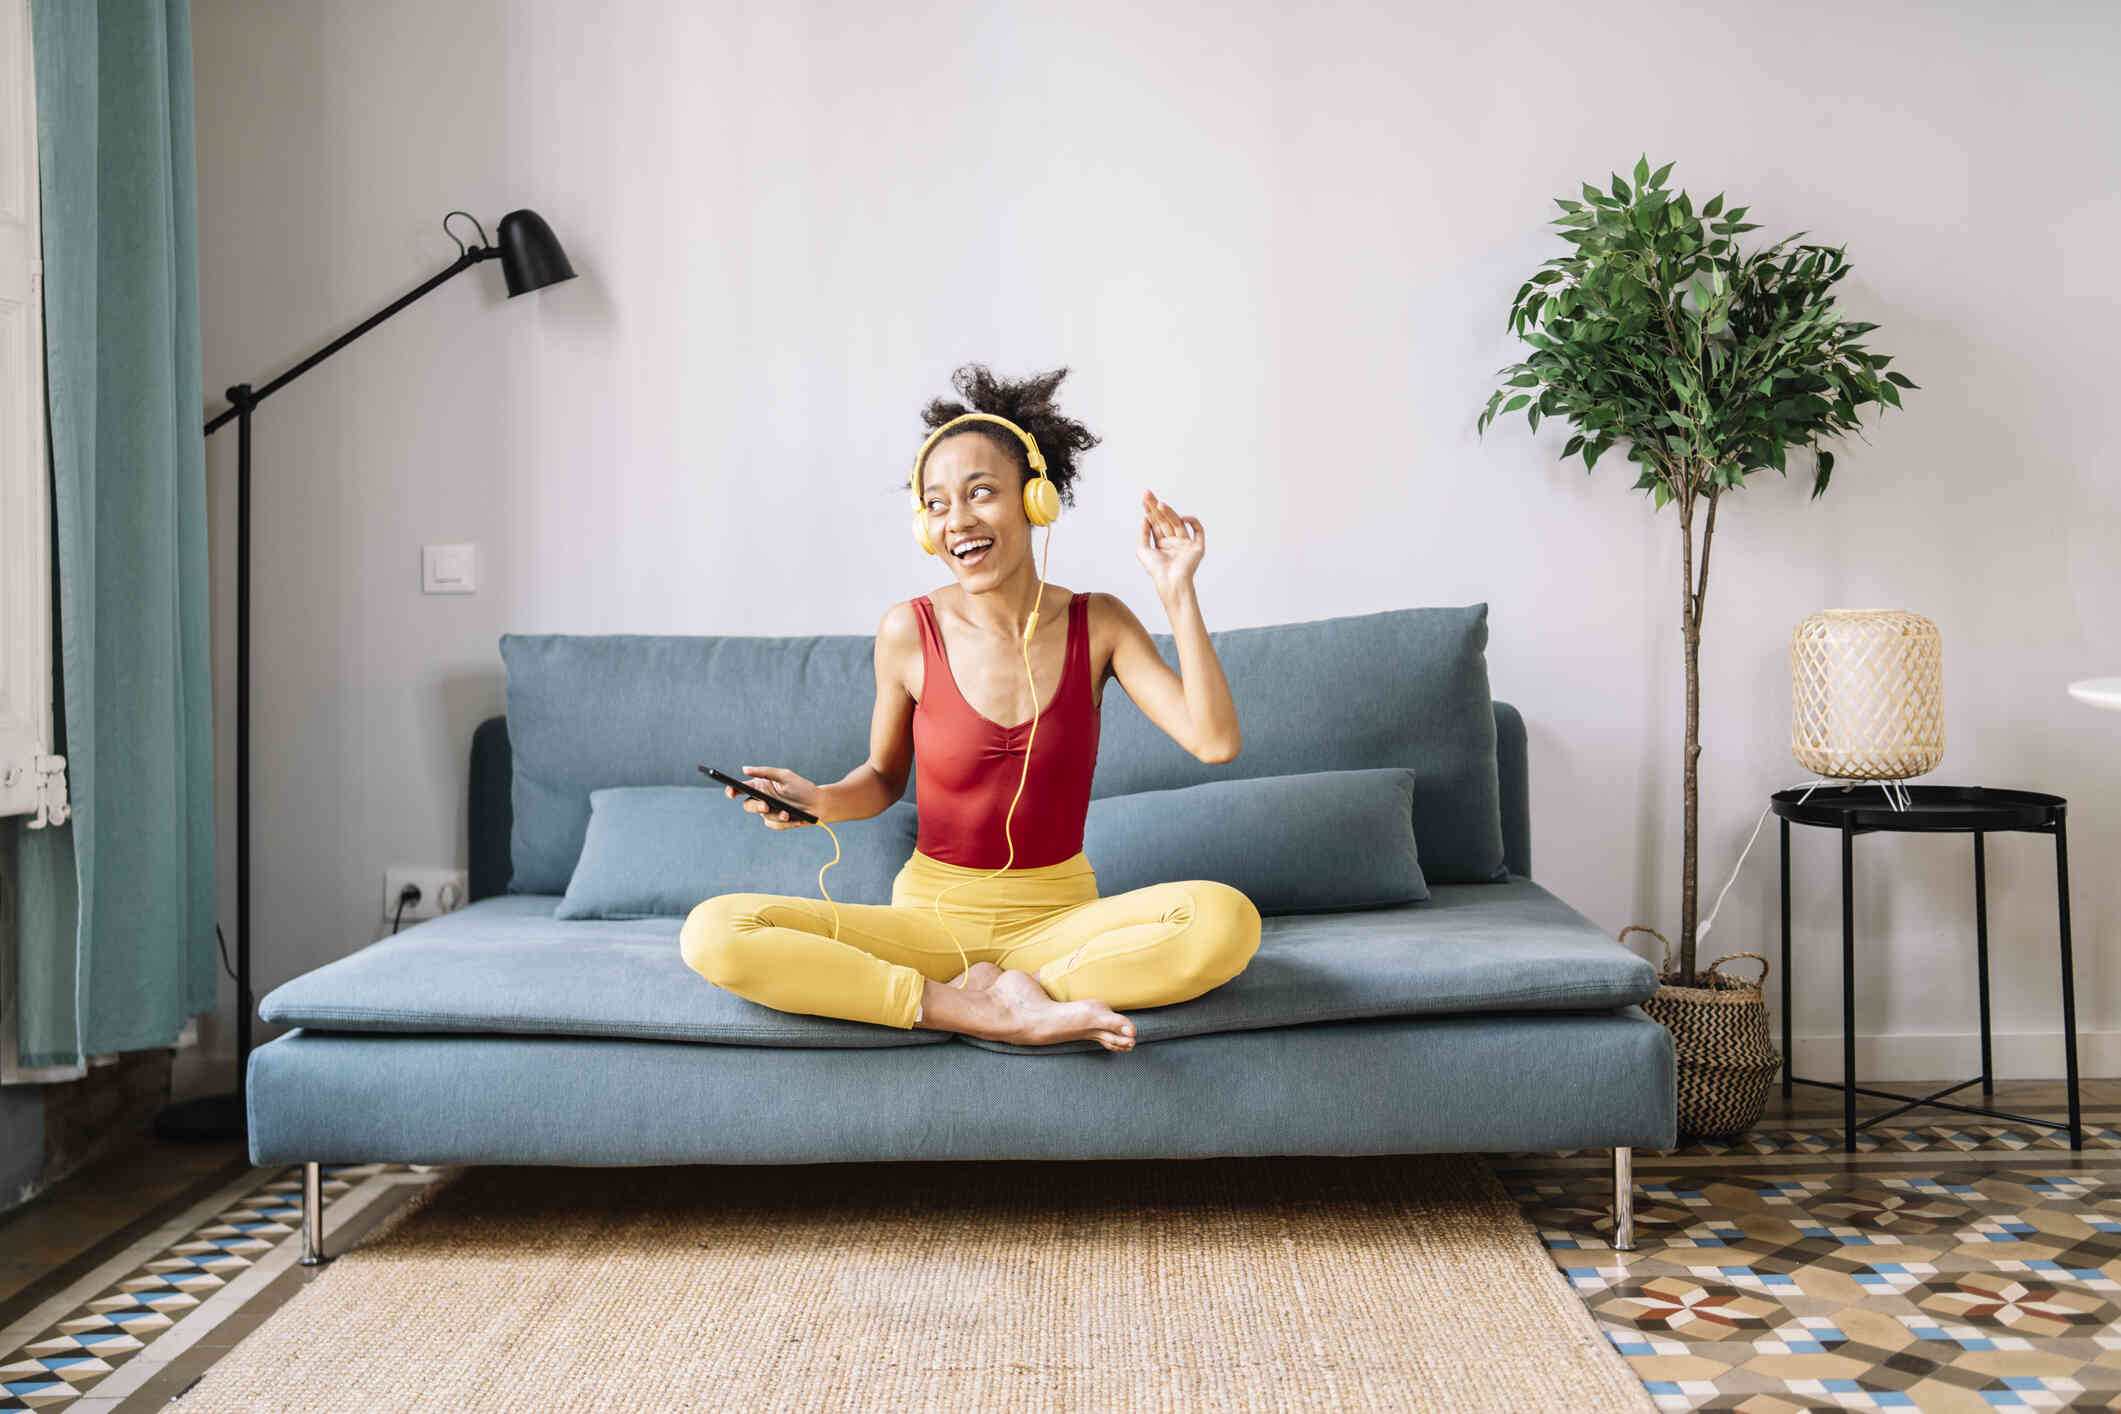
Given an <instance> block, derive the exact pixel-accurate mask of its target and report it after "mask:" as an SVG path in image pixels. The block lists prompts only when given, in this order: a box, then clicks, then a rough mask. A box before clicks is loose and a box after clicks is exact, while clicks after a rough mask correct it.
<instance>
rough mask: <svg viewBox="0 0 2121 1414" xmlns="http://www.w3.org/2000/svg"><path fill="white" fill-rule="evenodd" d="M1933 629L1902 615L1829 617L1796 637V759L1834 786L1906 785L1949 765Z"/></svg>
mask: <svg viewBox="0 0 2121 1414" xmlns="http://www.w3.org/2000/svg"><path fill="white" fill-rule="evenodd" d="M1943 696H1944V649H1943V644H1942V640H1941V639H1940V638H1939V636H1938V633H1937V625H1935V624H1934V623H1931V622H1930V621H1929V620H1928V619H1926V618H1924V617H1922V615H1920V614H1911V613H1908V612H1906V611H1905V610H1900V609H1827V610H1825V611H1823V612H1821V613H1817V614H1813V615H1812V616H1811V617H1810V618H1808V619H1806V620H1805V621H1804V622H1803V623H1801V624H1799V625H1797V631H1796V632H1795V633H1793V634H1791V635H1790V753H1791V754H1792V755H1794V756H1795V757H1796V758H1797V764H1799V765H1800V766H1803V767H1804V768H1805V769H1806V770H1808V771H1812V772H1815V773H1816V774H1818V775H1821V776H1826V777H1829V778H1832V779H1834V780H1865V781H1903V780H1906V779H1907V778H1908V777H1909V776H1919V775H1922V774H1923V773H1924V772H1927V771H1934V770H1936V769H1937V763H1938V762H1939V761H1941V760H1943V759H1944V703H1943Z"/></svg>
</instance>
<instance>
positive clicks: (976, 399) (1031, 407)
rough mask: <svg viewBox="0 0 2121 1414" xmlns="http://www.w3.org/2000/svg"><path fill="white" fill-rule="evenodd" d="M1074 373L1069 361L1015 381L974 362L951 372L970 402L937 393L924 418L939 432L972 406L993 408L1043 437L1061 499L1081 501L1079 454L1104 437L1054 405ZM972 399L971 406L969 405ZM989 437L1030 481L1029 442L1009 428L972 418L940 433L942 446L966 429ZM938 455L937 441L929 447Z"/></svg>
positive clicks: (1040, 444)
mask: <svg viewBox="0 0 2121 1414" xmlns="http://www.w3.org/2000/svg"><path fill="white" fill-rule="evenodd" d="M1067 376H1068V370H1067V368H1066V367H1065V366H1063V367H1060V368H1056V369H1054V370H1053V371H1052V372H1050V373H1034V374H1032V375H1031V376H1030V377H1028V378H1021V379H1017V380H1016V381H1014V382H1011V381H1010V380H1008V379H1004V378H997V377H995V376H994V374H993V373H991V372H989V371H988V369H987V366H986V365H985V364H983V363H968V364H966V365H965V366H964V367H962V368H960V369H958V370H957V372H955V373H953V374H951V375H950V383H951V386H953V387H955V388H956V389H957V391H958V393H959V395H960V396H962V397H963V398H964V400H965V401H964V402H962V403H958V402H952V401H951V400H950V399H948V398H937V399H935V400H934V401H933V402H931V403H929V404H928V406H926V407H924V408H922V409H921V421H922V422H924V423H926V424H927V427H928V430H929V431H930V432H933V431H934V430H935V429H936V428H938V427H941V426H942V425H943V424H944V423H946V422H948V421H949V420H950V419H951V418H953V417H962V416H964V415H965V414H966V413H968V412H991V413H993V414H995V415H996V416H997V417H1006V418H1008V419H1009V420H1010V421H1011V422H1013V423H1015V424H1016V425H1017V426H1018V427H1021V428H1023V429H1024V430H1025V431H1026V432H1028V433H1030V434H1031V436H1032V439H1033V440H1034V441H1036V442H1037V443H1038V450H1039V454H1040V455H1041V456H1043V457H1044V458H1045V459H1046V478H1047V480H1049V481H1051V482H1052V483H1053V486H1054V489H1055V490H1057V491H1059V492H1060V498H1061V504H1062V505H1064V506H1072V505H1074V504H1075V490H1074V487H1075V478H1076V476H1077V471H1076V466H1075V459H1076V456H1077V455H1078V454H1080V453H1082V452H1087V451H1089V450H1090V449H1091V448H1092V447H1094V446H1096V445H1097V444H1098V441H1099V438H1097V437H1096V436H1095V435H1093V434H1092V433H1091V431H1090V429H1089V428H1087V427H1085V426H1083V425H1082V424H1081V423H1080V422H1077V421H1075V420H1074V419H1073V418H1069V417H1064V416H1062V415H1061V411H1060V409H1059V408H1057V407H1055V406H1054V405H1053V392H1054V389H1056V388H1058V387H1060V383H1061V380H1062V379H1063V378H1066V377H1067ZM967 404H970V406H967ZM968 433H969V434H972V435H975V436H980V437H985V438H986V439H987V440H988V441H990V442H992V443H993V444H994V445H995V446H997V447H1000V448H1001V449H1002V450H1003V451H1005V452H1007V453H1008V454H1009V458H1010V460H1011V461H1013V462H1014V463H1015V464H1016V468H1017V470H1018V471H1020V472H1022V473H1023V477H1024V480H1025V481H1029V480H1030V479H1031V477H1032V471H1031V460H1030V458H1029V457H1027V456H1026V455H1025V454H1024V444H1023V443H1022V442H1021V441H1019V440H1018V439H1017V437H1016V436H1015V434H1013V433H1011V432H1010V431H1009V429H1008V428H1006V427H1001V426H998V425H996V424H995V423H992V422H967V423H965V424H964V425H963V426H960V427H953V428H951V429H950V431H949V432H947V433H945V434H944V435H943V436H941V437H939V438H937V439H936V443H935V446H936V447H940V446H942V445H943V443H945V442H947V441H949V440H950V439H951V438H952V437H959V436H964V435H966V434H968ZM928 455H929V456H931V457H932V456H934V455H935V447H930V448H929V449H928ZM906 485H907V483H906V482H904V481H901V482H900V483H899V489H900V490H901V491H904V490H905V489H906Z"/></svg>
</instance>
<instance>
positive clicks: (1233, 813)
mask: <svg viewBox="0 0 2121 1414" xmlns="http://www.w3.org/2000/svg"><path fill="white" fill-rule="evenodd" d="M1415 793H1416V787H1415V782H1414V773H1413V772H1412V771H1409V770H1407V769H1405V768H1404V767H1400V766H1387V767H1382V768H1380V769H1377V770H1372V771H1308V772H1306V773H1304V774H1303V775H1299V776H1259V777H1255V778H1252V779H1249V780H1246V779H1240V780H1234V781H1208V782H1206V783H1205V784H1202V785H1197V786H1180V787H1179V788H1178V789H1177V790H1144V791H1133V792H1130V793H1129V794H1126V795H1108V796H1105V797H1104V798H1103V799H1101V800H1093V801H1091V802H1090V814H1089V818H1088V819H1086V820H1085V821H1084V822H1083V853H1084V854H1085V855H1086V856H1088V858H1089V860H1090V867H1091V868H1092V869H1094V870H1095V871H1096V873H1097V891H1098V893H1099V895H1101V896H1105V897H1109V896H1110V895H1113V894H1123V893H1126V892H1127V891H1129V890H1130V889H1139V888H1145V887H1147V886H1148V885H1150V884H1158V883H1165V882H1169V881H1175V880H1187V879H1213V880H1215V881H1216V882H1218V883H1223V884H1228V885H1230V886H1231V887H1232V888H1235V889H1238V890H1240V891H1241V892H1242V893H1243V894H1244V895H1245V897H1246V898H1248V899H1250V900H1251V901H1252V906H1253V907H1254V908H1256V909H1258V910H1259V911H1260V913H1261V914H1262V915H1263V916H1268V917H1271V916H1273V915H1274V914H1277V913H1336V912H1340V911H1342V910H1345V909H1355V908H1378V907H1381V906H1383V905H1385V904H1394V903H1418V902H1420V901H1421V900H1423V899H1425V898H1427V897H1428V896H1429V886H1428V883H1427V882H1426V881H1425V880H1424V879H1423V878H1422V876H1421V861H1420V859H1419V856H1418V850H1417V847H1416V845H1415V842H1414V815H1413V806H1414V799H1415ZM576 873H577V876H579V874H580V871H579V870H577V871H576Z"/></svg>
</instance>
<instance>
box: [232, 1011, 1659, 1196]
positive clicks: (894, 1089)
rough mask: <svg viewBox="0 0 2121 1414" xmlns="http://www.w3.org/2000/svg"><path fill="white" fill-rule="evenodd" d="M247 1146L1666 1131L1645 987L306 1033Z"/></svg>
mask: <svg viewBox="0 0 2121 1414" xmlns="http://www.w3.org/2000/svg"><path fill="white" fill-rule="evenodd" d="M247 1089H248V1109H249V1120H250V1157H251V1160H252V1162H254V1163H261V1164H263V1163H289V1162H302V1161H307V1162H324V1163H374V1162H395V1163H423V1164H568V1165H578V1166H624V1165H636V1164H685V1163H828V1162H835V1161H843V1160H851V1161H867V1160H920V1159H1108V1158H1109V1159H1118V1158H1207V1157H1226V1156H1237V1155H1272V1154H1392V1153H1500V1152H1514V1151H1523V1150H1535V1151H1545V1150H1554V1149H1582V1148H1605V1147H1620V1146H1640V1147H1648V1148H1661V1149H1662V1148H1671V1147H1673V1145H1674V1144H1675V1142H1676V1139H1677V1135H1676V1132H1675V1124H1676V1120H1675V1109H1674V1091H1675V1069H1674V1059H1673V1048H1672V1038H1671V1033H1670V1032H1669V1031H1667V1030H1666V1029H1665V1028H1664V1027H1663V1026H1660V1025H1659V1024H1657V1023H1656V1022H1655V1021H1653V1020H1651V1019H1650V1017H1649V1016H1648V1015H1646V1014H1645V1013H1644V1012H1643V1011H1642V1009H1641V1008H1640V1007H1635V1006H1629V1007H1623V1008H1620V1009H1617V1010H1613V1011H1602V1012H1594V1011H1585V1012H1554V1011H1547V1012H1539V1013H1496V1014H1487V1015H1479V1016H1445V1017H1435V1016H1429V1017H1392V1018H1383V1019H1373V1020H1359V1021H1335V1022H1317V1023H1312V1024H1307V1025H1301V1026H1285V1027H1275V1028H1269V1029H1264V1030H1252V1031H1235V1032H1217V1033H1213V1034H1209V1035H1202V1036H1192V1037H1185V1038H1177V1039H1172V1040H1169V1041H1165V1042H1163V1043H1160V1044H1158V1045H1155V1046H1144V1047H1141V1048H1138V1049H1137V1050H1135V1051H1133V1052H1130V1053H1126V1054H1119V1055H1113V1054H1107V1053H1104V1052H1102V1051H1098V1052H1067V1053H1060V1054H1049V1055H1012V1054H1001V1053H996V1052H993V1051H988V1050H984V1049H980V1048H976V1047H972V1046H902V1047H891V1048H883V1049H849V1048H837V1047H816V1048H811V1047H787V1046H737V1045H727V1044H700V1043H694V1042H680V1041H649V1040H632V1039H616V1038H609V1037H575V1036H508V1035H481V1034H458V1035H451V1034H424V1035H377V1034H364V1033H351V1032H322V1031H312V1030H307V1029H297V1030H294V1031H290V1032H288V1033H286V1034H285V1035H282V1036H280V1037H277V1038H276V1039H274V1040H272V1041H271V1042H268V1043H267V1044H266V1045H264V1046H261V1047H259V1048H258V1049H257V1050H255V1051H253V1052H252V1053H251V1056H250V1067H249V1074H248V1078H247Z"/></svg>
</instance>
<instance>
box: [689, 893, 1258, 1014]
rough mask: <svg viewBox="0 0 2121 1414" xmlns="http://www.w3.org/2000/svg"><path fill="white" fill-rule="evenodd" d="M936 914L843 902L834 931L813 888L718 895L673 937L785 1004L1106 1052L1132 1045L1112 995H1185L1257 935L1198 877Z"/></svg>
mask: <svg viewBox="0 0 2121 1414" xmlns="http://www.w3.org/2000/svg"><path fill="white" fill-rule="evenodd" d="M945 911H946V913H948V914H949V916H950V923H949V926H948V928H947V929H946V928H945V927H944V925H943V924H941V923H940V922H938V921H937V919H936V917H935V914H934V912H933V911H932V910H931V909H930V908H929V907H928V905H927V903H926V902H925V901H919V900H911V899H909V900H906V901H902V902H900V903H895V904H844V903H843V904H840V905H839V938H838V940H837V941H835V940H834V938H833V937H832V927H833V914H832V910H831V909H830V908H829V907H828V906H827V905H826V904H825V903H824V902H823V901H822V900H818V899H808V898H796V897H792V896H789V895H781V894H758V893H737V894H721V895H718V896H716V897H714V898H711V899H707V900H705V901H703V902H702V903H700V904H699V905H698V906H697V907H695V908H694V909H693V910H692V913H691V915H690V916H689V917H687V918H686V920H685V925H684V928H683V930H682V931H681V933H680V935H679V945H680V949H681V951H682V953H683V955H684V959H685V963H686V965H687V966H689V967H691V968H692V969H693V970H694V971H695V972H698V973H699V974H700V975H701V976H703V977H705V978H707V980H709V981H711V982H713V983H715V984H716V985H717V986H720V987H722V988H724V989H726V990H728V991H730V992H734V993H735V994H737V995H738V996H741V997H745V998H747V999H748V1000H751V1001H754V1002H758V1003H760V1004H761V1005H764V1006H770V1007H774V1008H776V1009H778V1010H781V1011H789V1012H801V1013H806V1014H809V1015H816V1016H837V1017H845V1018H848V1019H850V1020H855V1021H868V1022H872V1023H874V1024H877V1025H884V1026H898V1027H910V1026H915V1025H919V1026H921V1027H924V1028H929V1029H935V1030H946V1031H958V1032H962V1033H964V1034H967V1035H973V1036H981V1037H986V1038H989V1039H993V1040H1004V1041H1014V1042H1017V1043H1019V1044H1027V1045H1041V1044H1050V1043H1052V1042H1055V1041H1062V1040H1072V1039H1076V1038H1088V1039H1091V1040H1095V1041H1096V1042H1097V1043H1098V1044H1099V1045H1102V1046H1104V1047H1105V1048H1106V1049H1107V1050H1126V1049H1129V1048H1130V1047H1132V1046H1133V1044H1134V1024H1133V1023H1132V1022H1131V1021H1129V1020H1128V1019H1127V1018H1126V1017H1125V1016H1123V1015H1121V1014H1120V1013H1119V1012H1118V1011H1117V1010H1116V1009H1115V1008H1119V1007H1143V1006H1167V1005H1170V1004H1171V1003H1174V1002H1181V1001H1186V1000H1189V999H1191V998H1193V997H1197V996H1199V995H1201V994H1202V993H1203V992H1206V991H1209V990H1210V989H1212V988H1214V987H1218V986H1220V985H1222V984H1223V983H1224V982H1226V981H1228V980H1229V979H1230V978H1232V977H1234V976H1236V975H1237V974H1238V973H1239V972H1241V971H1243V970H1244V967H1245V965H1246V963H1248V962H1249V961H1250V960H1251V958H1252V954H1253V952H1254V951H1255V950H1256V949H1257V948H1258V946H1259V932H1260V925H1259V911H1258V910H1257V909H1256V908H1254V907H1253V905H1252V902H1251V900H1249V899H1247V898H1246V897H1245V896H1244V894H1243V893H1241V892H1240V891H1239V890H1237V889H1234V888H1231V887H1230V886H1229V885H1227V884H1221V883H1216V882H1213V881H1209V880H1186V881H1183V882H1178V883H1165V884H1153V885H1150V886H1149V887H1147V888H1141V889H1134V890H1130V891H1129V892H1127V893H1124V894H1115V895H1112V896H1111V897H1108V898H1092V899H1089V900H1085V901H1079V902H1073V903H1066V904H1061V905H1058V906H1055V907H1053V908H1050V909H1039V908H1036V907H1034V908H1031V909H1028V910H1021V911H1020V912H1021V913H1022V915H1023V916H1015V913H1014V912H1013V911H1012V910H1006V909H1004V910H997V909H992V908H989V909H983V910H979V911H977V912H974V913H973V914H972V919H973V921H967V919H966V917H965V915H964V914H962V913H959V912H957V911H956V910H955V909H954V908H953V907H952V905H951V904H950V903H948V902H947V901H946V903H945ZM1004 914H1007V915H1010V916H1009V917H1008V918H1007V920H1006V921H1000V922H996V921H993V920H994V919H995V918H996V917H998V916H1001V915H1004ZM980 920H986V921H980ZM952 932H955V934H956V935H957V938H958V940H959V941H961V942H962V943H963V944H964V949H965V950H964V952H963V953H962V954H961V953H960V952H959V948H958V943H957V942H953V941H952V938H951V934H952ZM968 961H969V962H970V964H971V965H970V966H969V967H968V966H967V965H966V964H967V962H968Z"/></svg>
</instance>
